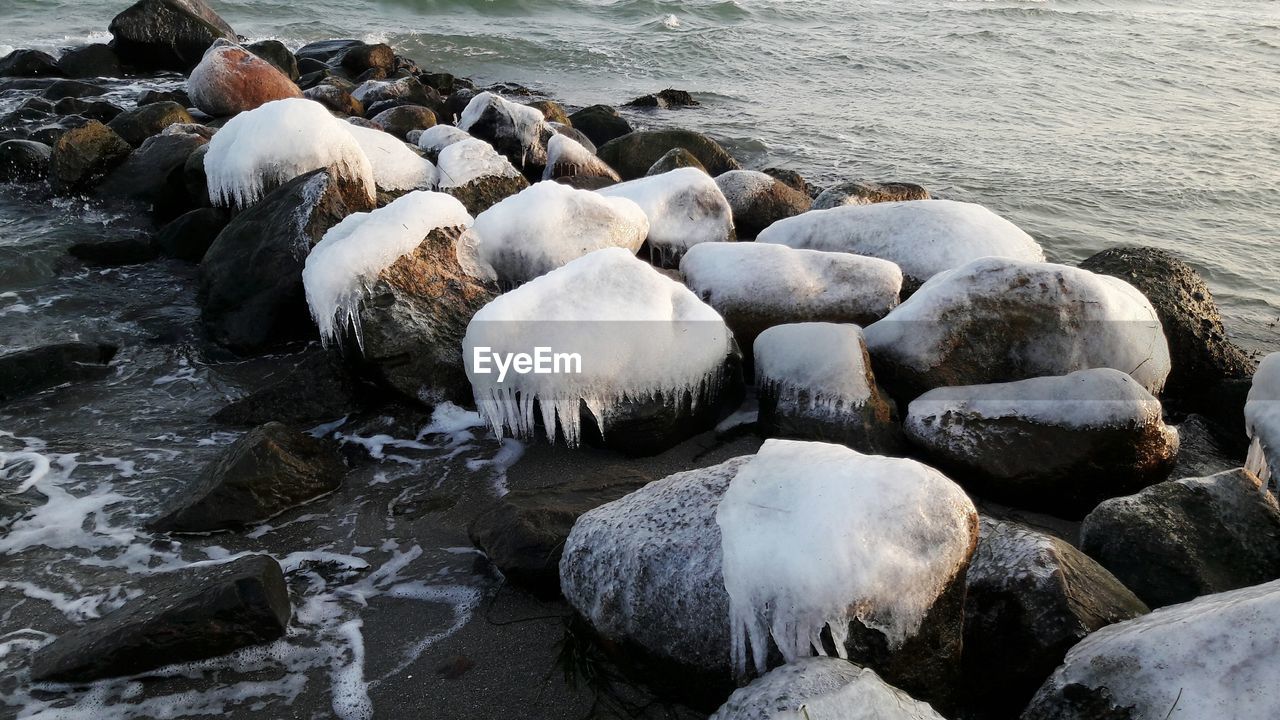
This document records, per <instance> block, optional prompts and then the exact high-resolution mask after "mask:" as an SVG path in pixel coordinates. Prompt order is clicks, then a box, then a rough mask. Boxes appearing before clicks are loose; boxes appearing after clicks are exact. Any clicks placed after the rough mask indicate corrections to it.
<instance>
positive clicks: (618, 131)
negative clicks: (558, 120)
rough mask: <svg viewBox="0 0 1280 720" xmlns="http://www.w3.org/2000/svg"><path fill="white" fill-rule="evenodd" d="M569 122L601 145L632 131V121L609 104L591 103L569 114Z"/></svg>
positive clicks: (597, 144)
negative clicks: (627, 119)
mask: <svg viewBox="0 0 1280 720" xmlns="http://www.w3.org/2000/svg"><path fill="white" fill-rule="evenodd" d="M569 124H570V125H572V126H573V129H575V130H577V131H579V132H581V133H582V134H583V135H586V136H587V137H588V138H590V139H591V142H592V143H594V144H595V145H596V147H599V146H601V145H604V144H605V143H607V142H609V141H610V140H613V139H614V138H619V137H622V136H623V135H626V134H628V133H630V132H631V123H629V122H627V121H626V118H623V117H622V116H621V115H619V114H618V111H617V110H614V109H613V108H611V107H609V106H608V105H591V106H589V107H585V108H582V109H581V110H579V111H578V112H575V113H573V114H572V115H570V116H569Z"/></svg>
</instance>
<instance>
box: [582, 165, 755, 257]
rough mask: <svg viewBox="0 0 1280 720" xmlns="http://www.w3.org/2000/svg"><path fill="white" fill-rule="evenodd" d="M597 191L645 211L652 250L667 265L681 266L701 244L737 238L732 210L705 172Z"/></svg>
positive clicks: (690, 170) (686, 172)
mask: <svg viewBox="0 0 1280 720" xmlns="http://www.w3.org/2000/svg"><path fill="white" fill-rule="evenodd" d="M596 192H599V193H600V194H601V195H604V196H606V197H624V198H627V199H628V200H633V201H635V203H636V204H637V205H639V206H640V209H642V210H644V214H645V215H647V216H648V218H649V237H648V245H649V252H650V254H651V256H652V257H653V258H654V260H655V261H656V262H658V263H659V264H661V265H663V266H675V265H677V264H678V263H679V262H680V258H681V256H683V255H684V253H685V252H687V251H688V250H689V248H691V247H693V246H694V245H697V244H698V243H705V242H724V241H727V240H733V239H734V232H733V209H732V208H730V207H729V201H728V200H726V199H725V197H724V193H722V192H720V187H719V186H718V185H716V182H715V180H712V179H711V178H710V176H708V175H707V174H706V173H704V172H702V171H701V170H694V169H693V168H682V169H680V170H672V171H671V172H669V173H663V174H662V175H653V176H650V177H642V178H640V179H638V180H631V181H629V182H624V183H619V184H618V185H611V186H609V187H607V188H601V189H600V190H597V191H596Z"/></svg>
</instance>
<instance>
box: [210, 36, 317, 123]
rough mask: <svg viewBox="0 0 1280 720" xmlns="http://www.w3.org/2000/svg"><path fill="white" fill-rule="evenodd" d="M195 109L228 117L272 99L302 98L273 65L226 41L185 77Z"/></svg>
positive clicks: (218, 42)
mask: <svg viewBox="0 0 1280 720" xmlns="http://www.w3.org/2000/svg"><path fill="white" fill-rule="evenodd" d="M187 93H188V94H189V95H190V96H191V102H193V103H195V106H196V108H197V109H199V110H200V112H203V113H204V114H206V115H211V116H213V117H229V116H231V115H235V114H237V113H242V112H245V111H247V110H252V109H254V108H256V107H260V106H262V105H264V104H266V103H269V102H271V101H273V100H283V99H285V98H297V97H302V91H301V90H299V89H298V86H297V85H294V84H293V81H292V80H290V79H289V76H288V75H285V74H284V73H283V72H281V71H280V69H279V68H277V67H276V66H275V65H272V64H271V63H269V62H267V61H266V60H263V59H262V58H260V57H258V56H257V55H255V54H253V53H252V52H250V51H248V50H246V49H245V48H243V47H240V46H239V45H236V44H235V43H233V42H231V41H229V40H219V41H217V42H215V43H214V44H213V46H212V47H210V48H209V50H208V52H206V53H205V54H204V58H203V59H202V60H201V61H200V64H199V65H196V67H195V69H194V70H192V71H191V76H190V77H189V78H187Z"/></svg>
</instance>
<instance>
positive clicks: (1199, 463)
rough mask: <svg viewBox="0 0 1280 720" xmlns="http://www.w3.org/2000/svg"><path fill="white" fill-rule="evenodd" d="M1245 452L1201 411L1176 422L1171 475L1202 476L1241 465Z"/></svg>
mask: <svg viewBox="0 0 1280 720" xmlns="http://www.w3.org/2000/svg"><path fill="white" fill-rule="evenodd" d="M1244 460H1245V458H1244V454H1243V453H1240V452H1236V448H1235V447H1233V446H1232V443H1228V442H1225V441H1224V440H1223V438H1222V437H1221V428H1220V427H1219V426H1217V425H1216V424H1214V423H1213V422H1212V421H1210V420H1209V419H1207V418H1205V417H1204V416H1203V415H1188V416H1187V417H1186V418H1184V419H1183V421H1182V422H1181V423H1179V424H1178V463H1177V464H1176V465H1174V467H1173V473H1172V474H1171V476H1170V477H1171V479H1173V480H1178V479H1181V478H1202V477H1209V476H1210V475H1217V474H1218V473H1220V472H1226V471H1227V470H1233V469H1235V468H1238V467H1240V466H1242V465H1244Z"/></svg>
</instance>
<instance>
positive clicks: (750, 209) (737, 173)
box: [716, 170, 810, 238]
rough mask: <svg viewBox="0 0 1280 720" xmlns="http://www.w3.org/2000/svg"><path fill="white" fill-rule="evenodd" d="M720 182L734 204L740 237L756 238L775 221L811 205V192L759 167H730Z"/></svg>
mask: <svg viewBox="0 0 1280 720" xmlns="http://www.w3.org/2000/svg"><path fill="white" fill-rule="evenodd" d="M716 185H719V186H720V192H722V193H724V196H725V198H726V199H727V200H728V201H729V207H731V208H733V226H734V228H735V229H736V230H737V232H738V237H739V238H754V237H755V236H756V235H758V234H759V233H760V231H761V230H764V229H765V228H767V227H769V226H770V225H772V224H773V223H774V222H776V221H778V220H781V219H783V218H789V217H791V216H792V215H799V214H800V213H802V212H805V211H806V210H808V209H809V204H810V200H809V196H808V195H805V194H804V193H802V192H800V191H799V190H796V189H795V188H792V187H791V186H789V185H787V184H785V183H783V182H781V181H780V180H776V179H774V178H773V177H771V176H769V175H766V174H764V173H762V172H757V171H755V170H730V171H729V172H727V173H724V174H723V175H720V176H718V177H717V178H716Z"/></svg>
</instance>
